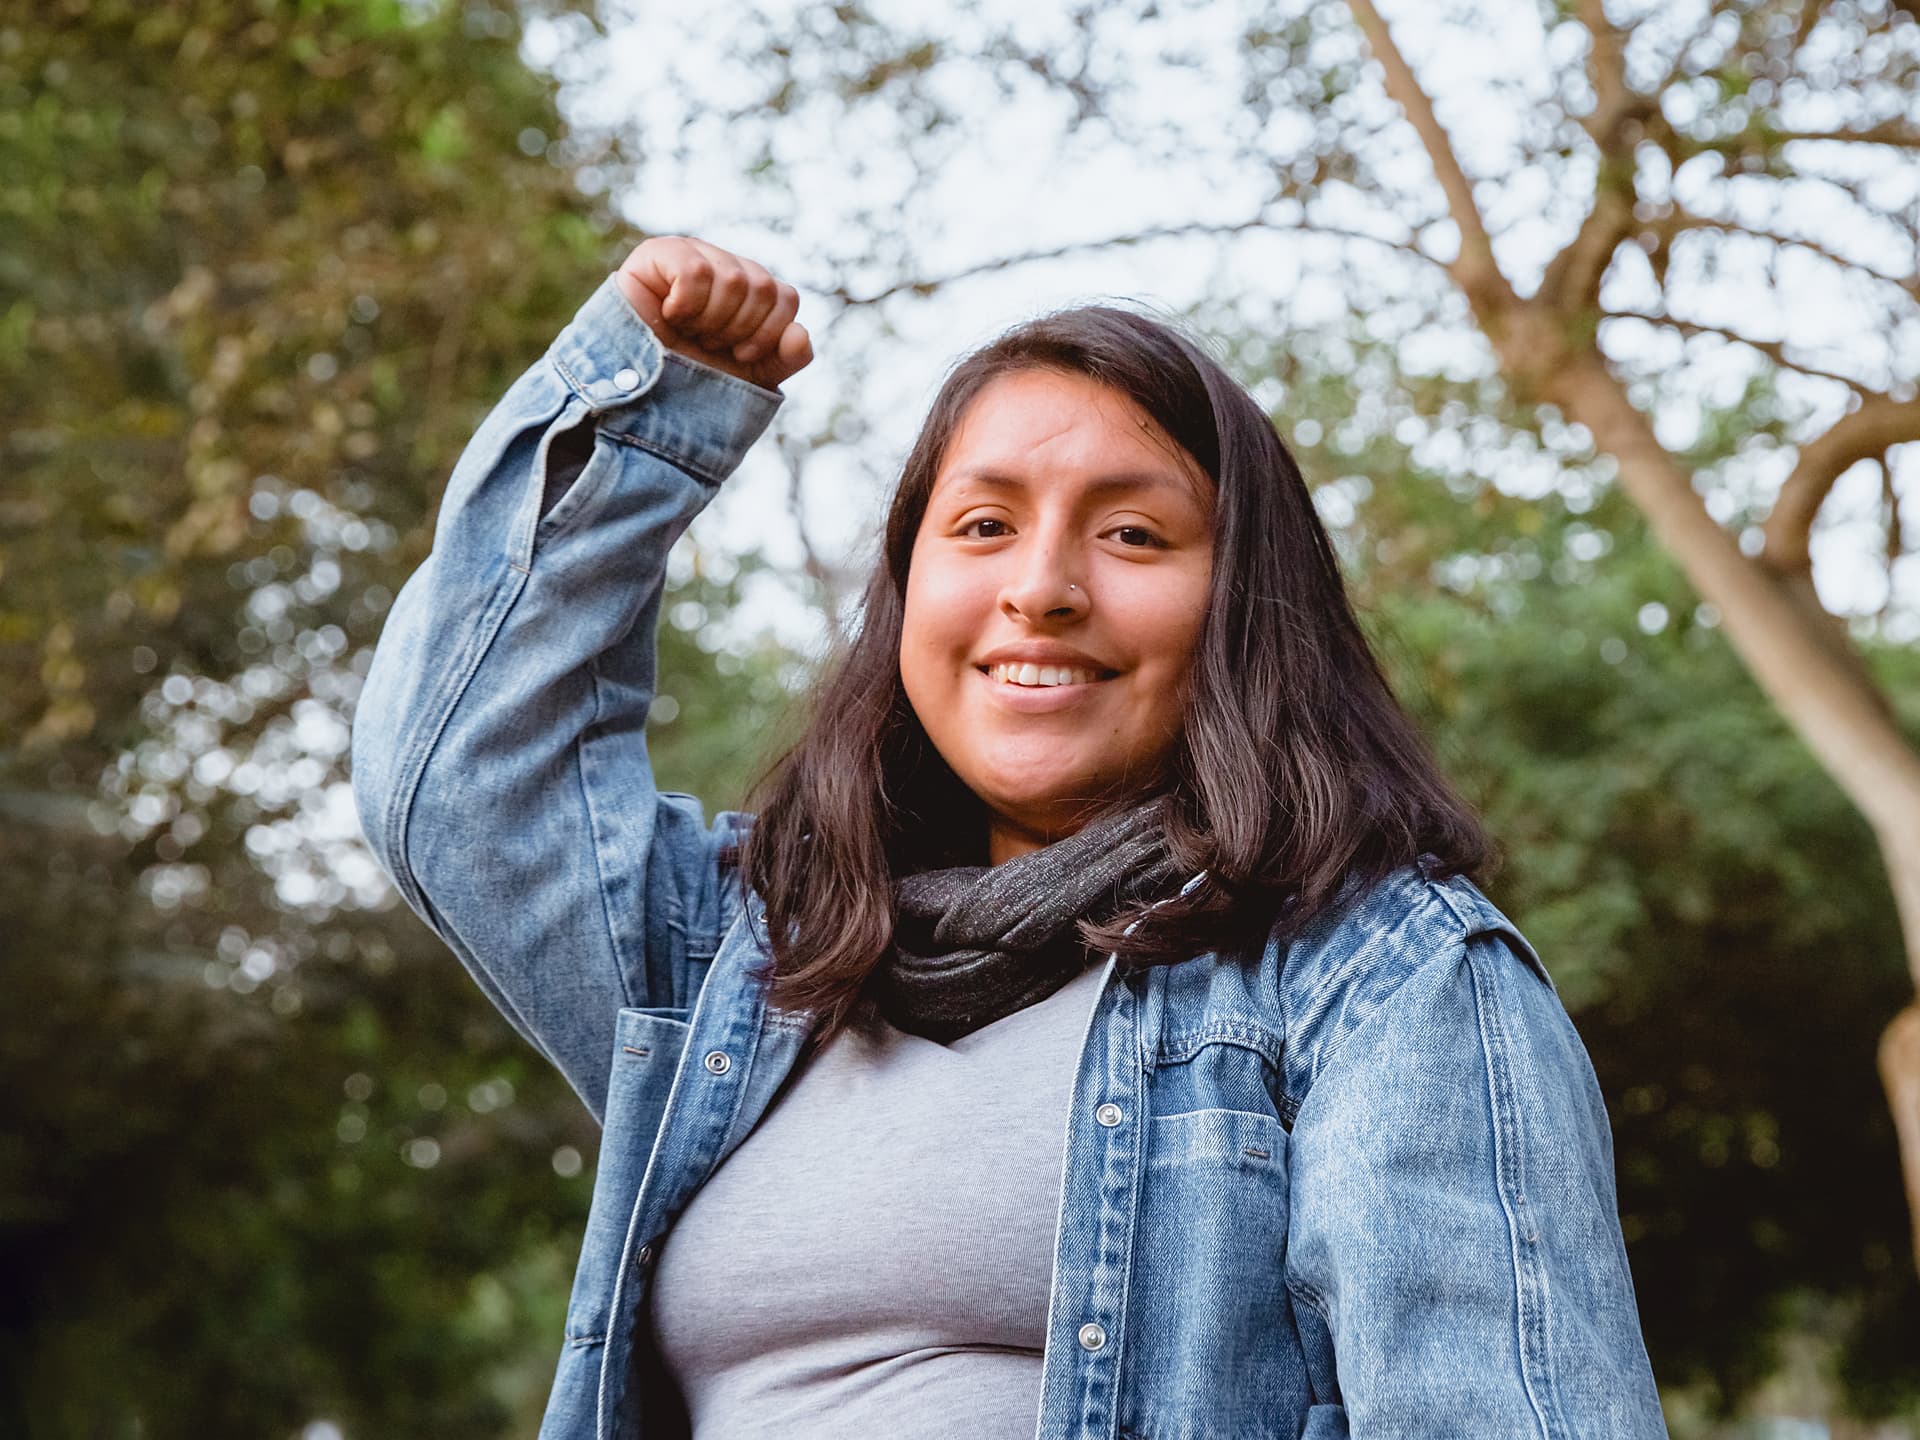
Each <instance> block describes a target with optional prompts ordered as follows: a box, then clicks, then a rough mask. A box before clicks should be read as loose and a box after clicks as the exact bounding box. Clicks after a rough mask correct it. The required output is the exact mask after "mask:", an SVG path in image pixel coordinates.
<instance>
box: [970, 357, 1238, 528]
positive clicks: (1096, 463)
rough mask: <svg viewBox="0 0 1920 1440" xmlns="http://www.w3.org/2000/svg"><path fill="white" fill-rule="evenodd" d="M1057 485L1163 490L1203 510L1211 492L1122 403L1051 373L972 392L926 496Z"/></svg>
mask: <svg viewBox="0 0 1920 1440" xmlns="http://www.w3.org/2000/svg"><path fill="white" fill-rule="evenodd" d="M1081 481H1084V482H1085V483H1084V484H1081V483H1079V482H1081ZM1064 483H1073V484H1075V486H1076V489H1079V490H1082V491H1085V492H1088V493H1091V494H1095V495H1101V496H1106V495H1113V496H1119V495H1120V494H1121V493H1122V492H1125V491H1150V490H1154V489H1167V490H1172V491H1175V492H1177V493H1179V494H1182V495H1186V496H1188V497H1191V498H1193V499H1196V500H1201V501H1203V502H1205V501H1210V500H1211V496H1212V490H1213V482H1212V479H1211V477H1209V476H1208V475H1207V473H1206V471H1205V470H1204V469H1203V468H1202V467H1201V466H1200V463H1199V462H1198V461H1197V460H1195V459H1194V457H1193V456H1192V455H1190V454H1189V453H1188V452H1187V451H1186V450H1185V449H1183V448H1182V447H1181V446H1180V445H1179V444H1178V442H1176V441H1175V440H1174V439H1173V437H1172V436H1170V435H1168V434H1167V432H1166V431H1165V430H1164V429H1162V428H1161V426H1160V425H1159V424H1158V423H1156V422H1155V421H1154V419H1153V417H1152V416H1150V415H1149V414H1148V413H1147V412H1146V411H1145V410H1144V409H1142V408H1141V407H1140V406H1139V404H1137V403H1136V402H1135V401H1134V400H1133V398H1132V397H1131V396H1129V395H1127V394H1126V393H1125V392H1123V391H1121V390H1117V389H1115V388H1113V387H1112V386H1110V385H1106V384H1103V383H1102V382H1100V381H1098V380H1095V379H1093V378H1092V377H1091V376H1086V375H1080V374H1076V373H1068V372H1062V371H1056V370H1021V371H1015V372H1012V373H1010V374H1006V375H1001V376H997V377H995V378H994V379H993V380H991V381H989V382H988V383H987V384H986V385H984V386H982V387H981V389H980V391H979V392H978V393H977V394H976V395H975V396H974V397H973V399H972V401H971V402H970V403H969V404H968V406H967V408H966V409H965V411H963V412H962V414H961V416H960V419H959V421H958V423H957V424H956V426H955V428H954V432H953V434H952V435H951V437H950V438H949V440H948V443H947V445H946V447H945V451H944V453H943V455H942V457H941V462H940V465H939V469H938V473H937V475H936V477H935V480H934V489H935V490H936V491H944V490H948V489H954V488H963V489H965V490H966V491H968V492H973V491H1000V492H1005V493H1009V494H1017V493H1022V492H1026V493H1031V492H1034V491H1038V490H1043V489H1050V488H1055V487H1058V486H1060V485H1061V484H1064Z"/></svg>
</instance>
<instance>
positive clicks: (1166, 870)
mask: <svg viewBox="0 0 1920 1440" xmlns="http://www.w3.org/2000/svg"><path fill="white" fill-rule="evenodd" d="M1165 803H1166V802H1165V797H1164V796H1155V797H1154V798H1153V799H1150V800H1147V801H1143V802H1142V803H1140V804H1139V805H1136V806H1134V807H1133V808H1131V809H1129V810H1124V811H1121V812H1119V813H1117V814H1114V815H1109V816H1107V817H1105V818H1104V819H1101V820H1097V821H1095V822H1093V823H1092V824H1090V825H1085V826H1082V827H1081V828H1080V829H1079V830H1078V831H1076V832H1075V833H1073V834H1072V835H1069V836H1067V837H1066V838H1065V839H1063V840H1056V841H1055V842H1054V843H1053V844H1051V845H1048V846H1045V847H1043V848H1041V849H1039V850H1033V851H1029V852H1028V853H1027V854H1025V855H1016V856H1015V857H1014V858H1013V859H1011V860H1008V861H1005V862H1004V863H1002V864H999V865H955V866H951V867H948V868H947V869H943V870H927V871H922V872H921V873H919V874H917V875H904V876H901V877H900V878H899V879H898V880H897V881H895V883H894V906H895V914H896V919H895V922H894V944H893V950H892V953H891V954H890V955H889V956H888V957H887V959H886V960H885V961H883V962H882V964H881V966H880V968H879V970H878V971H877V972H876V973H875V976H874V980H873V996H874V1000H875V1002H876V1004H877V1005H878V1007H879V1010H880V1013H881V1014H882V1015H883V1016H884V1017H885V1018H886V1020H887V1022H888V1023H889V1024H891V1025H892V1026H894V1028H895V1029H898V1030H903V1031H905V1032H906V1033H908V1034H910V1035H919V1036H923V1037H925V1038H926V1039H929V1040H933V1041H936V1042H937V1043H939V1044H942V1045H945V1044H949V1043H951V1042H952V1041H954V1040H956V1039H959V1038H960V1037H961V1036H963V1035H968V1034H971V1033H972V1032H973V1031H975V1030H978V1029H979V1028H980V1027H982V1026H983V1025H991V1024H992V1023H993V1022H994V1021H995V1020H999V1019H1001V1018H1003V1017H1004V1016H1007V1015H1011V1014H1013V1013H1014V1012H1015V1011H1017V1010H1022V1009H1025V1008H1026V1007H1027V1006H1029V1005H1032V1004H1034V1003H1035V1002H1037V1001H1040V1000H1044V999H1046V997H1047V996H1049V995H1051V994H1053V993H1054V992H1055V991H1056V990H1059V989H1060V988H1061V987H1062V986H1064V985H1066V984H1067V982H1068V981H1070V980H1072V979H1073V978H1074V977H1075V976H1076V975H1078V974H1079V973H1080V972H1081V971H1082V970H1084V969H1085V968H1086V965H1087V960H1088V951H1087V948H1086V944H1085V942H1084V941H1083V940H1082V939H1081V936H1080V931H1079V927H1078V924H1077V922H1078V921H1080V920H1081V919H1083V918H1084V919H1089V920H1093V921H1096V922H1100V921H1105V920H1108V919H1110V918H1111V917H1112V916H1113V915H1115V914H1117V913H1118V912H1119V911H1120V910H1122V909H1123V908H1125V907H1127V906H1128V905H1130V904H1132V903H1133V902H1135V901H1137V900H1141V899H1157V898H1159V897H1160V896H1162V895H1164V894H1167V893H1170V892H1171V891H1172V889H1173V888H1174V886H1173V882H1174V880H1175V879H1176V878H1177V875H1178V872H1177V871H1176V869H1175V868H1174V863H1173V858H1172V856H1171V855H1169V854H1168V852H1167V839H1166V825H1165Z"/></svg>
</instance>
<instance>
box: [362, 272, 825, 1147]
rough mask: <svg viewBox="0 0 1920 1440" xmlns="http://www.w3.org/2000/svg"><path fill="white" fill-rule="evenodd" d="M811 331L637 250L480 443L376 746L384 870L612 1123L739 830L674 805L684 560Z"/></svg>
mask: <svg viewBox="0 0 1920 1440" xmlns="http://www.w3.org/2000/svg"><path fill="white" fill-rule="evenodd" d="M796 305H797V297H796V296H795V294H794V292H793V291H792V289H791V287H788V286H784V285H778V284H776V283H775V282H773V281H772V279H771V277H770V276H768V275H767V274H766V272H765V271H764V270H763V269H761V268H760V267H759V266H756V265H753V264H752V263H751V262H748V261H742V260H739V259H738V258H737V257H734V256H731V255H728V254H727V253H726V252H724V251H720V250H718V249H716V248H715V247H712V246H709V245H706V244H704V242H699V241H692V240H686V239H681V238H679V237H665V238H662V239H658V240H649V241H647V242H646V243H645V244H643V245H641V246H639V247H638V248H636V250H635V251H634V252H633V254H632V255H631V256H629V257H628V259H627V261H626V262H625V263H624V264H623V265H622V267H621V269H620V270H619V271H618V272H616V273H615V274H613V275H610V276H608V277H607V279H606V281H605V282H604V283H603V284H602V285H601V287H600V288H599V289H598V290H597V291H596V292H595V293H594V294H593V295H592V297H591V298H589V299H588V300H587V302H586V303H585V304H584V305H582V306H581V307H580V310H579V312H578V313H577V314H576V315H575V316H574V318H573V320H572V321H571V322H570V323H569V324H568V325H567V326H566V328H565V329H564V330H562V331H561V332H560V335H559V336H558V338H556V339H555V341H554V342H553V344H552V346H551V347H550V348H549V349H548V351H547V353H546V354H545V355H544V356H543V357H541V359H540V360H539V361H538V362H536V363H535V364H534V365H533V366H532V367H531V368H529V369H528V370H527V371H526V373H525V374H523V375H522V376H521V377H520V378H519V379H518V380H517V381H515V382H514V384H513V386H512V388H511V389H509V390H508V391H507V394H506V396H505V397H504V398H503V399H502V400H501V401H500V403H499V404H498V405H496V406H495V407H494V409H493V410H492V412H491V413H490V414H489V415H488V416H487V418H486V420H485V421H484V422H483V423H482V424H481V426H480V428H479V430H478V431H477V432H476V433H475V435H474V436H473V438H472V440H471V441H469V442H468V444H467V447H466V450H465V452H464V453H463V454H462V455H461V457H460V460H459V462H458V464H457V465H456V466H455V468H454V472H453V475H452V478H451V480H450V481H449V483H448V485H447V490H446V495H445V497H444V499H443V500H442V502H441V508H440V514H439V519H438V522H437V524H436V527H435V530H434V543H433V551H432V553H431V554H430V555H429V556H428V558H427V560H426V561H425V563H423V564H422V565H421V567H420V568H419V570H417V571H416V572H415V573H414V574H413V575H412V577H410V578H409V579H408V581H407V583H406V584H405V586H404V587H403V588H402V589H401V591H400V594H399V596H398V597H397V599H396V600H395V602H394V606H393V610H392V613H391V614H390V615H389V617H388V620H387V624H386V627H385V630H384V631H383V633H382V634H381V637H380V641H379V644H378V646H377V647H376V649H375V652H374V658H373V664H372V667H371V669H370V671H369V673H368V675H367V680H366V684H365V687H364V688H363V690H362V692H361V695H360V700H359V705H358V708H357V711H356V714H355V718H354V729H353V786H354V798H355V802H356V805H357V807H358V810H359V814H360V820H361V824H362V827H363V828H364V830H365V832H366V835H367V839H368V841H369V842H370V844H371V845H372V848H373V851H374V854H375V855H376V856H377V857H378V858H379V860H380V862H381V864H382V865H383V866H384V867H385V868H386V870H387V872H388V873H389V874H390V875H391V876H392V877H393V880H394V883H395V885H397V886H398V888H399V891H400V893H401V895H402V896H403V897H405V899H406V901H407V903H408V905H410V906H411V907H412V908H413V909H414V910H415V911H416V912H418V913H419V914H420V916H421V917H422V918H423V919H425V920H426V922H427V923H428V924H429V925H430V926H432V927H433V929H434V931H435V932H436V933H437V934H438V935H439V936H440V937H441V938H442V939H443V940H444V941H446V943H447V945H448V946H449V947H450V948H451V949H452V950H453V952H454V953H455V954H456V955H457V956H458V957H459V959H460V961H461V962H462V964H464V965H465V966H466V967H467V969H468V970H469V971H470V972H471V973H472V975H473V977H474V979H475V980H476V981H477V982H478V983H479V985H480V987H481V989H482V990H484V991H485V992H486V994H487V996H488V998H489V999H491V1000H492V1001H493V1003H494V1004H495V1005H496V1006H498V1007H499V1009H500V1011H501V1013H502V1014H504V1015H505V1016H506V1017H507V1019H508V1020H509V1021H511V1022H512V1024H513V1025H514V1027H515V1028H516V1029H517V1030H519V1032H520V1033H521V1034H522V1035H523V1036H525V1037H526V1038H527V1039H528V1040H529V1041H530V1042H532V1043H533V1044H534V1045H535V1046H536V1047H537V1048H538V1049H539V1050H541V1051H542V1052H543V1053H544V1054H545V1055H546V1056H547V1057H548V1058H549V1059H550V1060H551V1061H552V1062H553V1063H554V1064H555V1065H557V1066H558V1067H559V1068H560V1070H561V1071H562V1072H563V1073H564V1074H565V1075H566V1077H567V1078H568V1080H569V1081H570V1082H571V1083H572V1084H573V1086H574V1088H575V1089H576V1090H577V1091H578V1092H579V1093H580V1096H581V1098H582V1099H583V1100H585V1101H586V1103H587V1106H588V1108H589V1109H590V1110H591V1111H592V1112H593V1113H594V1115H595V1116H596V1117H598V1116H600V1115H601V1113H602V1111H603V1109H604V1104H605V1098H606V1077H607V1072H608V1063H609V1052H610V1051H611V1049H612V1042H613V1035H614V1021H615V1013H614V1012H615V1011H616V1010H617V1009H618V1008H619V1007H621V1006H675V1005H684V1004H687V1003H689V998H690V997H688V996H686V995H684V994H682V993H680V992H681V991H682V990H684V988H685V986H686V973H687V969H686V965H685V952H686V940H687V933H686V932H687V926H688V925H689V924H690V923H692V922H693V919H694V916H695V915H696V914H697V913H698V912H697V910H696V906H697V904H698V902H699V900H700V897H701V896H702V895H703V894H704V895H708V896H710V895H711V887H712V885H713V883H714V882H713V874H714V859H715V857H714V852H715V850H716V849H717V848H718V846H719V845H720V844H722V843H723V842H725V841H726V840H727V839H729V838H731V836H732V833H733V829H734V826H735V824H736V821H737V818H738V817H733V816H722V817H721V818H720V820H719V821H718V822H717V823H716V824H715V825H714V826H713V827H712V829H711V830H709V829H708V827H707V825H706V823H705V820H704V818H703V817H702V815H701V812H700V808H699V805H698V803H697V802H690V801H688V800H687V799H686V798H685V797H672V796H662V795H661V794H660V793H659V792H658V791H657V789H656V787H655V784H654V780H653V774H652V770H651V767H650V766H649V764H648V760H647V747H646V720H647V711H648V709H649V707H650V706H651V704H652V701H653V694H654V670H655V636H654V631H655V626H656V624H657V621H658V616H659V608H660V597H661V591H662V589H663V585H664V577H665V571H666V557H667V552H668V550H669V549H670V548H671V547H672V545H673V543H674V541H675V540H677V539H678V538H679V537H680V535H681V533H682V532H683V531H684V530H685V529H686V527H687V525H688V524H689V523H690V522H691V521H692V519H693V517H694V516H695V515H696V514H698V513H699V512H700V510H701V509H702V508H703V507H704V506H705V505H706V503H707V502H708V501H709V500H710V499H712V497H713V495H714V494H715V492H716V491H717V489H718V487H719V485H720V483H721V482H722V481H723V480H725V479H726V477H727V476H728V475H729V474H730V473H731V472H732V471H733V469H734V468H735V467H736V466H737V465H738V464H739V462H740V459H741V457H742V456H743V455H744V454H745V452H746V450H747V448H748V447H749V446H750V445H751V444H752V443H753V442H754V440H755V439H757V438H758V437H759V435H760V434H761V432H762V431H763V430H764V429H765V428H766V426H767V423H768V422H769V421H770V420H771V419H772V417H773V413H774V411H775V410H776V409H777V408H778V407H779V405H780V403H781V399H782V397H781V396H780V394H779V393H778V392H777V391H776V390H774V389H773V388H771V387H773V386H776V385H778V384H779V383H780V381H781V380H783V379H785V378H786V377H787V376H788V375H791V374H792V373H793V372H794V371H797V370H798V369H800V368H801V366H803V365H805V364H806V363H807V361H808V359H810V358H811V351H810V348H809V345H808V341H807V337H806V333H805V331H804V330H803V329H802V328H801V327H800V326H799V325H797V324H794V323H793V316H794V313H795V307H796ZM663 306H664V309H663ZM637 312H638V313H637ZM643 314H644V315H646V316H647V317H648V319H643V318H642V316H643ZM649 319H650V320H651V327H650V325H649V323H648V320H649Z"/></svg>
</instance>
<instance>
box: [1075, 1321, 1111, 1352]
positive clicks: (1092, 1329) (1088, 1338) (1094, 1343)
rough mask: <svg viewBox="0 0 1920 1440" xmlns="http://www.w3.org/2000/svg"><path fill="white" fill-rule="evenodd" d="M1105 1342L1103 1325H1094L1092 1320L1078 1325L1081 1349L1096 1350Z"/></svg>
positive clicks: (1105, 1335)
mask: <svg viewBox="0 0 1920 1440" xmlns="http://www.w3.org/2000/svg"><path fill="white" fill-rule="evenodd" d="M1106 1343H1107V1332H1106V1329H1105V1328H1104V1327H1103V1326H1099V1325H1095V1324H1094V1323H1093V1322H1092V1321H1088V1322H1087V1323H1086V1324H1085V1325H1082V1326H1081V1327H1080V1348H1081V1349H1082V1350H1098V1349H1099V1348H1100V1347H1101V1346H1102V1345H1104V1344H1106Z"/></svg>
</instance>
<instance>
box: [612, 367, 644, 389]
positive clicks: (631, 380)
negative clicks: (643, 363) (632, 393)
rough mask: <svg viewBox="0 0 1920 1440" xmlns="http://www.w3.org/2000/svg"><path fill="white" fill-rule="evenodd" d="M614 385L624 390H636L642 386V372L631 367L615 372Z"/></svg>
mask: <svg viewBox="0 0 1920 1440" xmlns="http://www.w3.org/2000/svg"><path fill="white" fill-rule="evenodd" d="M613 383H614V384H615V385H616V386H617V387H618V388H620V389H622V390H633V389H636V388H637V387H638V386H639V384H640V372H639V371H638V370H636V369H634V368H633V367H632V366H631V365H629V366H627V367H626V368H625V369H622V370H617V371H615V372H614V376H613Z"/></svg>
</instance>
